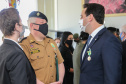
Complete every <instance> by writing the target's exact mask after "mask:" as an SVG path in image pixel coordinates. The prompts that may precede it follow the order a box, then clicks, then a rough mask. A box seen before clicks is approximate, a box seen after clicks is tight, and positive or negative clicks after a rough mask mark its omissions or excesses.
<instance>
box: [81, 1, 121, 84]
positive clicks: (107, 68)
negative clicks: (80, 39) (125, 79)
mask: <svg viewBox="0 0 126 84" xmlns="http://www.w3.org/2000/svg"><path fill="white" fill-rule="evenodd" d="M104 14H105V9H104V7H103V6H102V5H100V4H96V3H89V4H84V10H83V11H82V14H81V20H80V24H81V28H82V31H85V32H87V33H88V34H89V38H88V40H87V42H86V44H85V45H84V48H83V50H82V53H81V67H80V84H120V83H121V71H122V69H121V67H122V46H121V43H120V42H119V40H118V39H117V38H116V37H115V36H114V35H113V34H111V33H110V32H109V31H108V30H107V29H106V28H105V27H104V25H103V23H104Z"/></svg>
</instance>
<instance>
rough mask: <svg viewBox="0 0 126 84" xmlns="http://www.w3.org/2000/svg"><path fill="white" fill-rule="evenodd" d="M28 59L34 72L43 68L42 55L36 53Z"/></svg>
mask: <svg viewBox="0 0 126 84" xmlns="http://www.w3.org/2000/svg"><path fill="white" fill-rule="evenodd" d="M30 58H31V65H32V67H33V68H34V70H39V69H41V68H43V67H44V55H40V54H38V53H36V54H33V55H31V56H30Z"/></svg>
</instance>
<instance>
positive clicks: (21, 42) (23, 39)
mask: <svg viewBox="0 0 126 84" xmlns="http://www.w3.org/2000/svg"><path fill="white" fill-rule="evenodd" d="M25 39H27V37H24V38H23V39H22V40H21V41H20V42H19V43H22V41H23V40H25Z"/></svg>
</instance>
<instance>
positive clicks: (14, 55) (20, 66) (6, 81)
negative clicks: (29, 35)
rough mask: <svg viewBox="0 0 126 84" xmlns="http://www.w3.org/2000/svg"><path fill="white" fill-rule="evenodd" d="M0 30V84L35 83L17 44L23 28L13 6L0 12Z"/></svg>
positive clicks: (31, 70)
mask: <svg viewBox="0 0 126 84" xmlns="http://www.w3.org/2000/svg"><path fill="white" fill-rule="evenodd" d="M0 30H1V32H2V33H3V35H4V40H3V44H2V45H1V46H0V84H36V75H35V72H34V70H33V68H32V66H31V64H30V62H29V60H28V58H27V57H26V55H25V53H24V51H23V49H22V47H21V46H20V45H19V44H18V38H19V37H20V36H21V34H22V32H23V29H22V22H21V18H20V16H19V13H18V11H17V10H16V9H15V8H8V9H3V10H2V11H1V12H0Z"/></svg>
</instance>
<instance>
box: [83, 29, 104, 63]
mask: <svg viewBox="0 0 126 84" xmlns="http://www.w3.org/2000/svg"><path fill="white" fill-rule="evenodd" d="M106 30H107V29H106V28H103V29H102V30H100V31H99V32H98V33H97V34H96V35H95V37H94V38H93V40H92V41H91V43H90V44H89V46H88V47H87V51H88V50H89V48H90V49H91V48H92V46H93V45H94V44H95V42H96V41H98V39H99V38H100V37H101V35H102V34H103V33H104V32H105V31H106ZM84 48H85V47H84ZM83 50H84V49H83ZM87 51H85V56H84V58H83V60H82V58H81V65H82V64H83V63H84V62H85V60H86V58H87V56H88V55H87ZM81 56H82V53H81Z"/></svg>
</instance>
